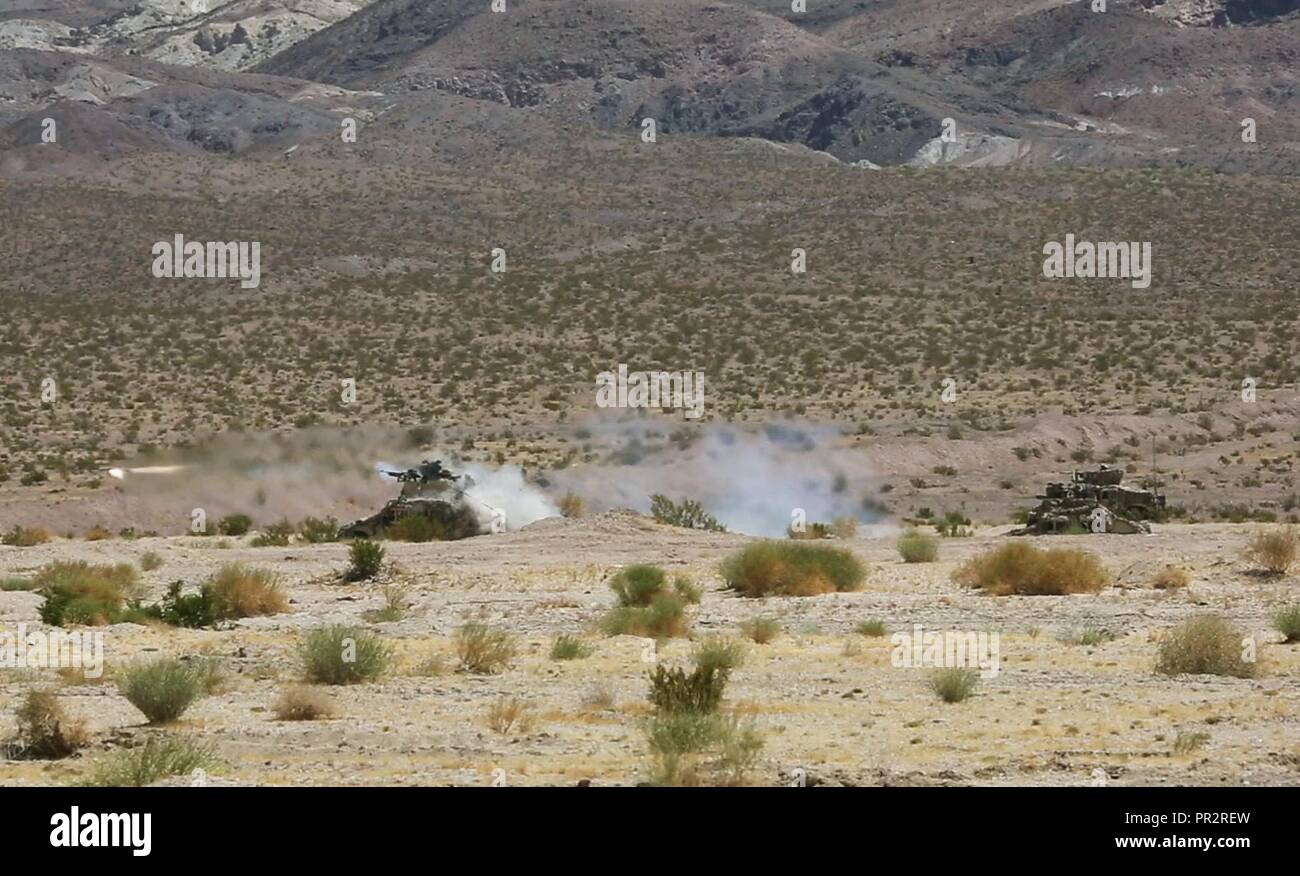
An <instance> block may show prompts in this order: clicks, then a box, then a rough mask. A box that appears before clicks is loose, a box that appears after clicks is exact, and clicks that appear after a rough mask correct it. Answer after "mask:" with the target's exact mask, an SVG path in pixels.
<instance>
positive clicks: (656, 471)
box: [548, 423, 882, 537]
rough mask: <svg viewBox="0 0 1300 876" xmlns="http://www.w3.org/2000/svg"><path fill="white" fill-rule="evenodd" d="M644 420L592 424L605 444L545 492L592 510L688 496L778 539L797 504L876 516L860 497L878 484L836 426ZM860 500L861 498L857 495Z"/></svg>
mask: <svg viewBox="0 0 1300 876" xmlns="http://www.w3.org/2000/svg"><path fill="white" fill-rule="evenodd" d="M661 429H662V427H658V428H657V427H656V426H655V425H654V424H653V423H651V424H640V423H638V424H634V425H610V424H599V423H598V424H596V425H593V426H591V427H590V428H589V431H591V432H592V433H593V440H592V442H591V443H593V444H594V445H595V444H613V445H614V447H615V449H614V451H613V452H612V453H611V454H610V456H609V458H608V459H607V460H605V461H603V462H598V463H594V464H591V465H583V466H578V467H574V468H570V469H564V470H562V471H560V472H556V473H554V474H553V475H549V476H548V477H549V479H550V480H551V481H552V483H553V485H554V489H557V490H558V491H559V492H564V491H566V490H573V491H574V492H575V493H577V494H578V495H580V496H582V497H583V499H584V500H585V501H586V502H587V503H588V504H589V505H590V506H591V507H592V510H597V511H600V510H607V509H610V508H620V507H624V508H632V509H634V510H637V511H643V512H644V511H648V510H649V507H650V496H651V495H652V494H654V493H663V494H665V495H667V496H668V497H669V498H671V499H673V500H675V501H680V500H682V499H685V498H690V499H695V500H697V501H699V502H700V504H701V505H703V506H704V509H705V510H706V511H707V512H708V513H710V514H712V515H713V516H714V517H716V518H717V519H718V520H719V521H720V522H721V523H723V524H724V525H725V526H726V527H727V528H728V529H730V530H732V531H734V532H743V533H747V534H750V535H763V536H773V537H776V536H782V535H784V534H785V532H786V529H787V527H789V526H790V524H791V523H792V521H793V515H794V514H795V513H796V511H797V510H799V511H802V512H803V514H804V515H805V519H806V521H807V522H808V523H813V522H817V523H830V522H831V521H832V520H834V519H835V518H837V517H851V518H853V519H855V520H858V521H859V522H861V523H864V524H873V523H875V522H876V521H877V520H878V519H879V518H880V517H881V515H882V512H881V510H880V508H879V506H878V505H876V504H875V503H874V502H873V501H872V500H870V499H869V498H867V497H869V496H873V495H875V489H876V487H877V486H878V482H877V480H876V479H875V478H874V477H873V476H872V473H871V471H870V468H869V466H868V465H867V463H866V460H865V458H864V457H865V454H863V453H862V452H861V451H860V450H855V449H854V448H852V447H850V446H847V445H846V443H845V442H843V441H842V440H841V439H842V436H841V435H840V433H839V431H838V430H836V429H833V428H829V427H824V426H813V425H802V424H795V423H785V424H773V425H768V426H764V427H755V428H753V429H744V428H741V427H734V426H725V425H719V426H711V425H703V426H699V427H684V428H682V429H680V430H678V431H677V432H675V433H673V434H672V435H665V434H663V432H662V431H661ZM864 500H865V501H864Z"/></svg>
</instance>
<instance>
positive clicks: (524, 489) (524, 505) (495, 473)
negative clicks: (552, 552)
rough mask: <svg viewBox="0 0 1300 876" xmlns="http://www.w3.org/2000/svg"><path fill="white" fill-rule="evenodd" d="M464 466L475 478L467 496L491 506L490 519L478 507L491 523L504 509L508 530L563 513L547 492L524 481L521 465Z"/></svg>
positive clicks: (486, 521)
mask: <svg viewBox="0 0 1300 876" xmlns="http://www.w3.org/2000/svg"><path fill="white" fill-rule="evenodd" d="M462 467H463V468H464V470H465V473H466V474H468V475H469V476H470V477H471V478H472V479H473V481H474V486H472V487H470V488H469V489H467V490H466V491H465V496H466V497H467V498H469V499H470V500H471V504H474V505H475V506H483V505H486V506H487V515H488V516H487V517H486V518H483V517H482V514H483V512H482V510H479V509H478V508H477V507H476V510H479V513H480V518H481V519H484V523H486V524H489V525H490V523H491V514H492V511H493V510H500V511H501V512H502V513H503V514H504V515H505V517H504V519H505V528H506V530H507V531H513V530H516V529H521V528H523V527H525V526H527V525H528V524H530V523H532V522H534V521H537V520H541V519H542V518H543V517H556V516H558V515H559V513H560V509H559V508H557V507H556V505H555V503H554V502H552V501H551V500H550V499H549V498H547V496H546V494H545V493H543V492H542V491H541V490H539V489H538V488H537V487H535V486H533V485H532V484H529V483H527V482H526V481H525V480H524V472H523V469H521V468H519V467H518V466H515V465H507V466H503V467H501V468H485V467H483V466H481V465H474V464H470V465H465V466H462Z"/></svg>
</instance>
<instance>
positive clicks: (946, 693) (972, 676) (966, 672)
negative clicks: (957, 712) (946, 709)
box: [930, 668, 980, 703]
mask: <svg viewBox="0 0 1300 876" xmlns="http://www.w3.org/2000/svg"><path fill="white" fill-rule="evenodd" d="M979 680H980V674H979V672H978V671H977V670H974V669H958V668H952V669H938V670H935V672H934V674H932V675H931V676H930V689H931V690H932V691H934V692H935V693H936V694H938V696H939V699H941V700H943V701H944V702H945V703H959V702H961V701H962V700H964V699H966V698H967V697H969V696H970V695H971V694H972V693H974V692H975V685H977V684H979Z"/></svg>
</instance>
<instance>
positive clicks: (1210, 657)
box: [1156, 614, 1256, 678]
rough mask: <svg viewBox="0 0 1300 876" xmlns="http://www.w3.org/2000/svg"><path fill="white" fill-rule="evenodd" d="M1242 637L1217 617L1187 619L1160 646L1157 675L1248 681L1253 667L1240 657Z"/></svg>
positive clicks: (1250, 662) (1236, 630) (1252, 664)
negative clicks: (1209, 676)
mask: <svg viewBox="0 0 1300 876" xmlns="http://www.w3.org/2000/svg"><path fill="white" fill-rule="evenodd" d="M1242 643H1243V636H1242V634H1241V632H1240V631H1239V630H1238V629H1236V628H1235V627H1234V626H1233V625H1232V624H1230V623H1228V621H1227V620H1225V619H1224V618H1222V617H1219V616H1218V615H1216V614H1201V615H1197V616H1196V617H1193V618H1189V619H1188V620H1186V621H1184V622H1183V623H1181V624H1179V625H1178V626H1176V627H1174V628H1173V629H1172V630H1170V631H1169V632H1168V633H1167V634H1166V635H1165V637H1164V639H1163V640H1162V641H1161V642H1160V649H1159V654H1158V657H1157V659H1156V672H1159V673H1161V674H1162V675H1228V676H1232V677H1234V678H1250V677H1251V676H1253V675H1254V674H1255V670H1256V667H1255V663H1254V662H1253V661H1248V660H1246V659H1245V657H1244V655H1243V651H1244V648H1243V644H1242Z"/></svg>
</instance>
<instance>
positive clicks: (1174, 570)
mask: <svg viewBox="0 0 1300 876" xmlns="http://www.w3.org/2000/svg"><path fill="white" fill-rule="evenodd" d="M1191 580H1192V576H1191V575H1189V574H1187V570H1186V569H1180V568H1179V567H1177V566H1165V567H1164V568H1163V569H1161V570H1160V571H1159V572H1156V573H1155V575H1153V576H1152V577H1151V586H1152V587H1154V588H1155V589H1156V590H1181V589H1183V588H1184V587H1186V586H1187V585H1188V584H1190V583H1191Z"/></svg>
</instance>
